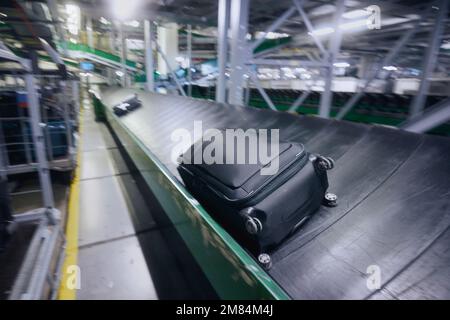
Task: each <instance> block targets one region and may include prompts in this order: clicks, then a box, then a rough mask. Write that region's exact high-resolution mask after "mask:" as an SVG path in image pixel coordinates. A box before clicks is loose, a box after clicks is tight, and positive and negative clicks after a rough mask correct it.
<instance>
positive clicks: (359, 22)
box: [339, 19, 367, 30]
mask: <svg viewBox="0 0 450 320" xmlns="http://www.w3.org/2000/svg"><path fill="white" fill-rule="evenodd" d="M365 26H367V20H365V19H364V20H357V21H352V22H346V23H343V24H341V25H340V26H339V28H340V29H341V30H350V29H358V28H361V27H365Z"/></svg>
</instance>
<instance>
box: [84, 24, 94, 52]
mask: <svg viewBox="0 0 450 320" xmlns="http://www.w3.org/2000/svg"><path fill="white" fill-rule="evenodd" d="M86 19H87V20H86V34H87V42H88V46H89V48H91V49H93V48H94V35H93V33H92V31H93V30H92V17H86Z"/></svg>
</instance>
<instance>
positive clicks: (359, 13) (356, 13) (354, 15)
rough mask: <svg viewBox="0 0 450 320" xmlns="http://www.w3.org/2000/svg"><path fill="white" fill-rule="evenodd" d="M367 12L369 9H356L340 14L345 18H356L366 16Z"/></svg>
mask: <svg viewBox="0 0 450 320" xmlns="http://www.w3.org/2000/svg"><path fill="white" fill-rule="evenodd" d="M369 14H370V12H369V10H364V9H358V10H353V11H349V12H346V13H344V14H343V15H342V17H343V18H345V19H356V18H362V17H367V16H368V15H369Z"/></svg>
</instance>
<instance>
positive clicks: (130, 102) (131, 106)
mask: <svg viewBox="0 0 450 320" xmlns="http://www.w3.org/2000/svg"><path fill="white" fill-rule="evenodd" d="M123 103H126V104H127V106H126V109H127V110H128V111H133V110H136V109H137V108H139V107H140V106H141V105H142V103H141V100H139V98H138V96H137V94H134V95H133V96H131V97H129V98H127V99H125V100H124V101H123Z"/></svg>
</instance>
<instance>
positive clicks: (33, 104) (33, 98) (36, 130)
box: [25, 74, 55, 222]
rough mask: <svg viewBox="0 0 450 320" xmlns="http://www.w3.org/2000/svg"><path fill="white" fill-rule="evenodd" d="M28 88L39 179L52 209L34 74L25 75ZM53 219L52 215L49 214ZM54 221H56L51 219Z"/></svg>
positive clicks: (44, 201)
mask: <svg viewBox="0 0 450 320" xmlns="http://www.w3.org/2000/svg"><path fill="white" fill-rule="evenodd" d="M25 84H26V88H27V98H28V111H29V113H30V122H31V131H32V134H33V144H34V148H35V153H36V158H37V162H38V173H39V180H40V183H41V189H42V197H43V203H44V207H45V208H47V209H51V208H53V207H54V204H55V202H54V199H53V190H52V184H51V182H50V171H49V167H48V161H47V157H46V153H45V144H44V141H45V139H44V134H43V131H42V123H41V112H40V107H39V99H38V94H37V90H36V85H35V83H34V77H33V75H32V74H27V75H25ZM49 217H50V220H51V219H52V217H51V215H50V216H49ZM51 222H54V221H51Z"/></svg>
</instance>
